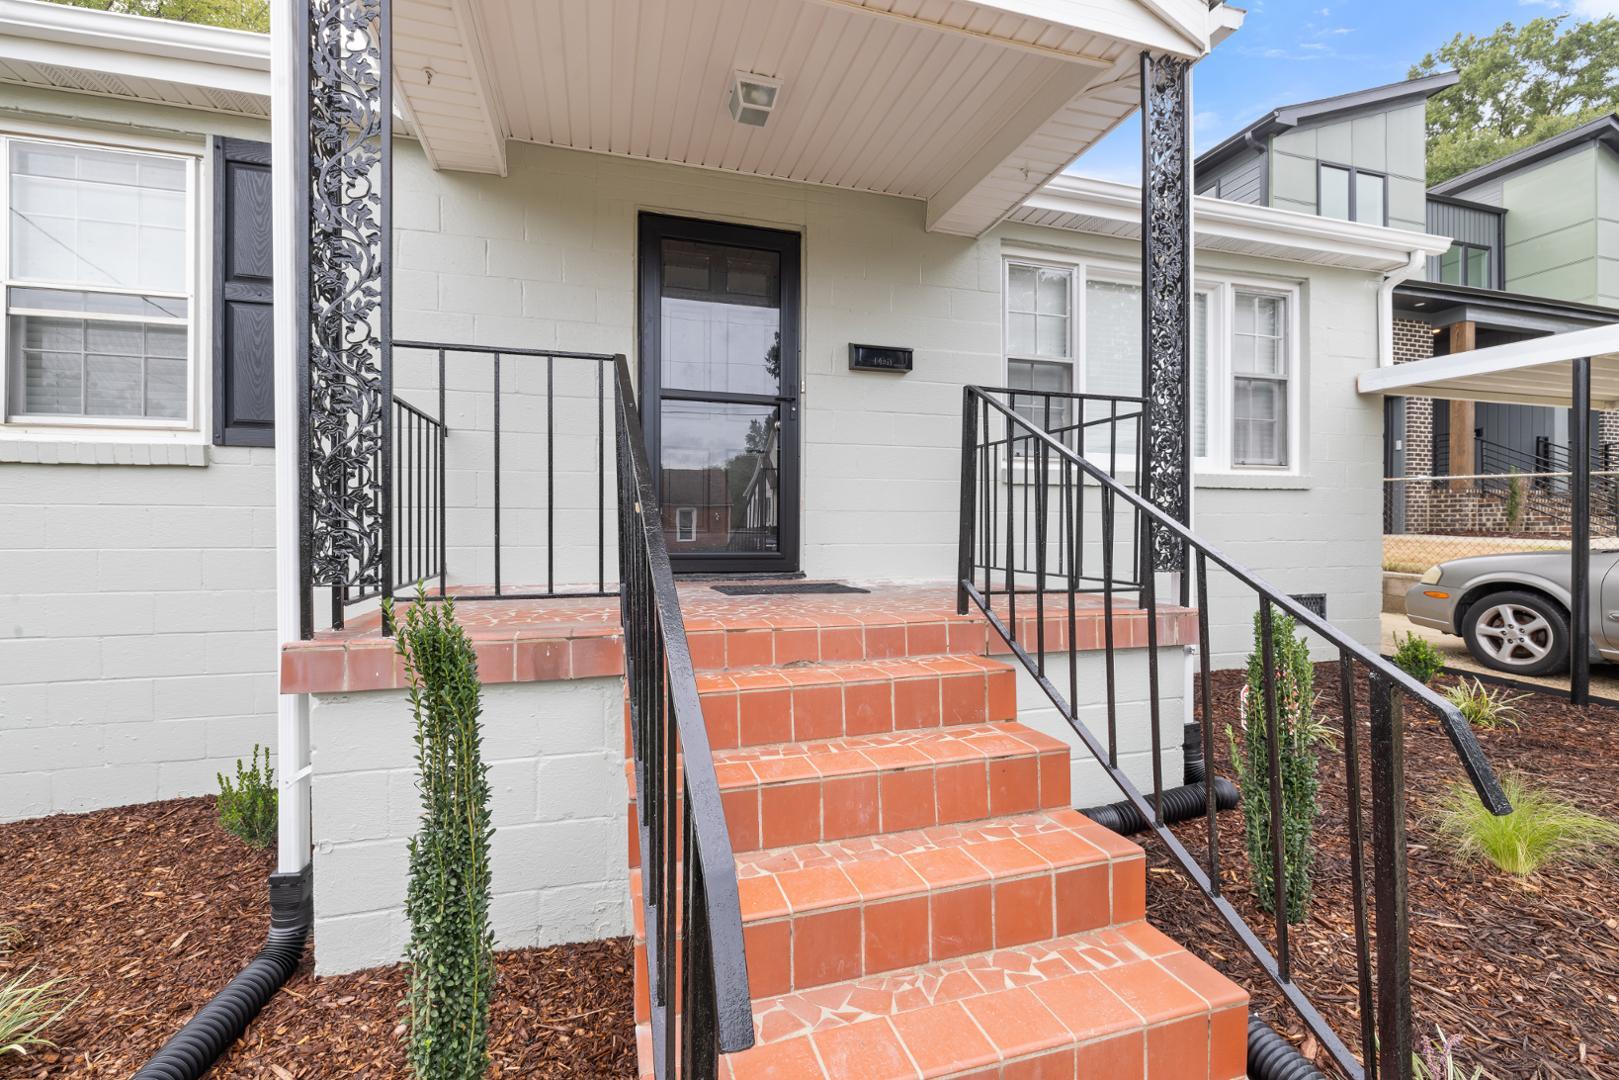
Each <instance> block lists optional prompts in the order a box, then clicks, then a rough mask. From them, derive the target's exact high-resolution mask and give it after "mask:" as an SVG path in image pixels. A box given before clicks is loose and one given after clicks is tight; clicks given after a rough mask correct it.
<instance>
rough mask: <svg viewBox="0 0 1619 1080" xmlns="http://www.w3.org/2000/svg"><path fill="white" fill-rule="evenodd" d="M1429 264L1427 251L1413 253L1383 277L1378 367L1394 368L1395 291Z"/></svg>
mask: <svg viewBox="0 0 1619 1080" xmlns="http://www.w3.org/2000/svg"><path fill="white" fill-rule="evenodd" d="M1427 263H1428V253H1427V252H1426V251H1413V252H1412V253H1411V258H1410V259H1409V260H1408V261H1407V262H1406V264H1405V265H1404V266H1402V267H1400V268H1399V269H1398V270H1390V271H1389V272H1388V273H1386V274H1384V275H1383V282H1382V284H1380V285H1379V286H1378V287H1377V366H1378V367H1380V368H1385V367H1393V366H1394V290H1395V288H1396V287H1397V286H1399V285H1400V284H1402V283H1403V282H1406V281H1409V280H1411V278H1413V277H1415V276H1416V275H1417V274H1418V273H1419V272H1420V271H1422V269H1423V268H1424V267H1426V266H1427Z"/></svg>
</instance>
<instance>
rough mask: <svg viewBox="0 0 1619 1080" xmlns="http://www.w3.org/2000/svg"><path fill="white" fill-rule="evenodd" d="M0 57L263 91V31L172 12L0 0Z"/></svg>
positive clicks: (266, 72) (266, 49)
mask: <svg viewBox="0 0 1619 1080" xmlns="http://www.w3.org/2000/svg"><path fill="white" fill-rule="evenodd" d="M0 56H5V57H6V58H7V59H12V60H18V61H24V62H29V63H41V64H55V65H58V66H61V67H69V68H77V69H80V70H85V71H100V72H107V73H109V74H114V75H123V76H129V77H134V78H141V79H154V80H157V81H160V82H174V83H182V84H185V85H189V86H201V87H208V88H212V89H217V90H233V91H236V92H238V93H244V94H258V95H260V96H268V95H269V93H270V38H269V35H267V34H253V33H248V32H246V31H242V30H225V29H222V28H220V27H217V26H199V25H196V24H194V23H183V22H177V21H174V20H172V19H151V18H147V17H145V16H142V15H119V14H114V13H112V12H107V11H93V10H90V9H88V8H78V7H69V6H67V5H64V4H54V3H45V2H42V0H0Z"/></svg>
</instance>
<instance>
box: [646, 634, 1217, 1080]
mask: <svg viewBox="0 0 1619 1080" xmlns="http://www.w3.org/2000/svg"><path fill="white" fill-rule="evenodd" d="M782 621H783V622H790V621H791V620H782ZM691 644H692V653H693V658H694V661H695V663H696V665H697V666H698V668H699V669H702V670H700V673H699V675H698V689H699V692H700V693H701V695H702V700H703V712H704V719H705V722H706V725H707V727H708V732H709V738H710V740H711V742H712V746H713V750H714V766H715V772H716V775H717V778H718V780H719V784H720V788H721V791H722V798H723V801H724V804H725V812H726V818H727V822H728V824H729V828H730V833H731V840H732V844H733V846H734V848H735V850H736V853H737V854H736V865H737V876H738V881H739V886H740V894H741V906H742V918H743V927H744V930H743V933H744V940H745V942H746V946H747V955H748V975H749V981H750V984H751V991H752V994H753V1015H754V1028H755V1032H756V1033H757V1044H756V1045H755V1046H754V1047H753V1049H751V1050H748V1051H746V1052H744V1053H741V1054H734V1055H730V1056H727V1057H725V1058H723V1059H722V1061H721V1066H720V1073H721V1076H722V1077H724V1076H728V1077H732V1078H734V1080H756V1078H780V1080H797V1078H804V1077H817V1078H820V1077H826V1078H836V1080H842V1078H849V1080H855V1078H858V1080H886V1078H890V1077H912V1078H914V1077H975V1078H977V1077H1001V1078H1003V1080H1035V1078H1041V1080H1043V1078H1053V1077H1069V1078H1076V1077H1077V1078H1081V1080H1089V1078H1094V1080H1132V1078H1148V1080H1230V1078H1233V1077H1240V1076H1243V1075H1244V1067H1245V1062H1246V1046H1247V1001H1248V998H1247V994H1246V993H1244V992H1243V991H1242V990H1241V989H1239V988H1238V987H1236V986H1235V985H1233V984H1232V983H1230V982H1228V981H1227V980H1226V979H1225V978H1223V977H1222V976H1220V975H1219V974H1217V973H1216V972H1215V971H1213V969H1211V968H1209V967H1208V966H1207V965H1206V964H1204V963H1203V962H1202V961H1200V960H1198V959H1197V958H1196V957H1194V956H1192V955H1191V954H1190V953H1188V952H1187V951H1186V950H1184V949H1183V948H1181V947H1180V946H1179V945H1177V944H1176V943H1175V942H1173V941H1170V940H1169V939H1168V938H1166V937H1165V936H1164V935H1163V934H1161V933H1159V932H1158V931H1157V930H1155V929H1154V928H1153V927H1151V926H1150V925H1148V924H1147V923H1146V922H1145V921H1144V916H1145V896H1146V861H1145V858H1144V856H1143V853H1142V850H1141V848H1139V847H1138V846H1137V845H1135V844H1133V843H1131V842H1130V841H1128V840H1125V839H1122V838H1120V837H1119V836H1117V835H1115V834H1114V833H1112V832H1110V831H1108V830H1106V829H1104V828H1102V827H1101V826H1098V825H1096V824H1094V823H1092V822H1091V821H1090V820H1088V819H1087V818H1085V817H1083V816H1082V815H1080V814H1078V813H1076V812H1075V811H1073V810H1072V809H1070V808H1069V807H1070V805H1071V801H1070V798H1069V751H1068V747H1067V746H1066V744H1064V743H1062V742H1059V741H1058V740H1056V739H1053V738H1051V737H1050V736H1047V735H1043V734H1041V733H1039V732H1036V731H1034V730H1031V729H1030V728H1028V727H1025V726H1024V725H1022V724H1019V723H1017V720H1016V717H1017V700H1016V679H1015V676H1014V672H1013V669H1012V668H1011V667H1009V666H1008V665H1007V664H1005V663H1003V662H1001V661H1000V660H997V659H994V658H991V657H988V656H986V655H984V653H985V652H986V637H985V633H984V627H983V624H982V623H979V622H976V621H973V620H961V619H956V618H954V617H953V616H943V615H941V616H938V617H936V618H932V619H922V620H920V621H917V620H912V621H910V622H908V623H906V624H904V625H900V626H874V625H872V626H861V625H856V626H854V627H852V628H851V627H848V626H841V627H838V628H837V629H836V630H835V631H833V630H830V629H827V628H824V627H822V628H817V627H816V626H815V625H814V623H813V622H811V623H810V625H807V626H792V625H781V626H772V627H759V626H751V627H748V628H745V629H738V628H734V627H732V628H726V627H721V628H720V629H719V630H718V631H709V632H706V633H693V634H692V635H691ZM630 790H631V792H632V793H633V791H634V785H633V783H631V785H630ZM632 798H633V794H632ZM632 817H633V808H632ZM634 833H635V830H634V824H633V820H632V826H631V837H632V840H631V845H632V863H633V862H635V861H636V856H635V855H634ZM631 886H632V889H633V890H634V892H635V894H636V895H635V903H634V904H633V909H634V911H635V914H636V920H637V926H636V935H637V946H636V1010H637V1017H636V1019H637V1023H638V1024H639V1025H640V1042H641V1048H642V1053H641V1062H642V1073H643V1075H650V1074H651V1064H650V1062H651V1056H650V1049H649V1048H650V1033H649V1029H648V1026H647V1018H648V1010H647V997H646V986H647V981H646V973H645V950H644V944H643V934H644V928H643V927H642V926H641V925H640V915H641V910H642V909H641V904H640V899H639V892H640V878H639V872H638V871H633V872H632V875H631Z"/></svg>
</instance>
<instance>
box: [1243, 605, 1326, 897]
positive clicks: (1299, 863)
mask: <svg viewBox="0 0 1619 1080" xmlns="http://www.w3.org/2000/svg"><path fill="white" fill-rule="evenodd" d="M1271 619H1272V622H1271V628H1272V629H1271V636H1272V640H1273V648H1274V650H1275V660H1276V734H1277V741H1278V744H1279V745H1278V750H1279V753H1280V760H1281V781H1282V784H1281V786H1282V853H1283V858H1284V864H1283V865H1284V868H1285V872H1286V877H1287V921H1288V922H1291V923H1297V922H1303V921H1304V917H1305V913H1306V912H1307V911H1308V910H1309V906H1310V892H1311V889H1310V875H1311V861H1312V858H1313V850H1312V846H1311V843H1310V836H1311V833H1312V832H1313V831H1314V829H1315V817H1316V791H1317V789H1318V788H1319V787H1320V780H1319V779H1318V778H1317V775H1316V764H1317V763H1316V754H1315V747H1316V744H1317V743H1319V742H1321V741H1322V740H1323V739H1324V738H1326V737H1327V732H1326V728H1325V727H1324V726H1323V725H1322V724H1321V722H1320V721H1319V720H1317V719H1316V718H1315V713H1314V708H1315V669H1314V668H1313V667H1312V666H1311V664H1310V646H1309V643H1308V642H1306V641H1305V640H1304V638H1302V637H1299V636H1296V634H1295V631H1296V629H1297V628H1296V626H1295V624H1294V622H1293V619H1292V617H1291V616H1289V615H1284V614H1282V613H1280V612H1272V615H1271ZM1261 631H1262V623H1261V621H1260V616H1259V615H1257V614H1256V615H1255V616H1254V651H1253V652H1252V653H1250V654H1249V656H1248V685H1247V686H1246V687H1244V689H1243V692H1242V705H1241V717H1242V739H1241V742H1240V743H1239V742H1238V739H1237V735H1236V733H1235V732H1233V731H1232V730H1231V727H1230V726H1229V725H1227V727H1226V738H1227V739H1228V740H1229V741H1230V743H1231V761H1232V764H1233V765H1234V766H1235V767H1236V771H1237V786H1238V787H1239V788H1241V790H1242V819H1243V831H1244V834H1245V837H1246V839H1247V844H1248V861H1249V862H1250V863H1251V864H1252V867H1253V876H1254V894H1255V896H1256V897H1257V898H1258V900H1259V906H1260V907H1261V908H1262V909H1263V910H1265V911H1274V910H1275V904H1276V900H1275V882H1274V876H1275V875H1274V868H1273V865H1272V860H1271V830H1270V740H1269V738H1268V735H1269V732H1268V729H1267V727H1266V722H1265V685H1264V670H1265V667H1264V652H1263V648H1262V645H1261V638H1260V634H1261Z"/></svg>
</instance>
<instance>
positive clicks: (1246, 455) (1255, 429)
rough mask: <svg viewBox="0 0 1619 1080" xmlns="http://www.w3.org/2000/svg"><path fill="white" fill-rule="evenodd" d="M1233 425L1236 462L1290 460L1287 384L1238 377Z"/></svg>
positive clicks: (1279, 462)
mask: <svg viewBox="0 0 1619 1080" xmlns="http://www.w3.org/2000/svg"><path fill="white" fill-rule="evenodd" d="M1231 428H1232V431H1231V435H1232V447H1231V458H1232V461H1233V462H1234V463H1236V464H1238V465H1285V464H1287V459H1286V447H1287V438H1286V432H1287V384H1286V383H1285V382H1278V381H1273V380H1270V379H1237V380H1235V382H1234V384H1233V386H1232V424H1231Z"/></svg>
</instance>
